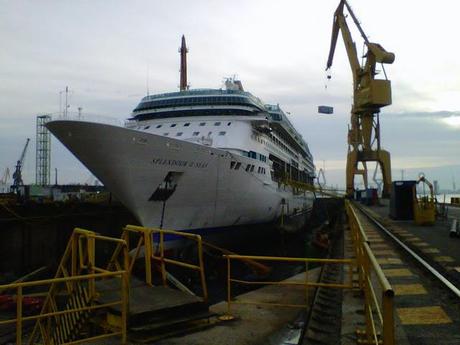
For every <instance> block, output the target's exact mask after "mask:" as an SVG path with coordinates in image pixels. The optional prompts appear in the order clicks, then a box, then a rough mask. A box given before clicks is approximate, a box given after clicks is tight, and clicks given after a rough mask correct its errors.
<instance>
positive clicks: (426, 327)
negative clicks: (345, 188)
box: [353, 204, 460, 345]
mask: <svg viewBox="0 0 460 345" xmlns="http://www.w3.org/2000/svg"><path fill="white" fill-rule="evenodd" d="M353 207H354V208H355V211H356V214H357V217H358V218H359V219H360V222H361V224H362V228H363V229H364V232H365V233H366V236H367V240H368V243H369V246H370V248H371V250H372V252H373V254H374V256H375V257H376V260H377V262H378V263H379V265H380V267H381V268H382V272H383V273H384V275H385V276H386V277H387V279H388V281H389V283H390V285H391V287H392V289H393V290H394V292H395V297H394V315H395V318H394V320H395V321H394V322H395V332H396V334H395V341H396V343H397V344H404V345H406V344H417V345H425V344H426V345H428V344H443V345H454V344H455V345H458V344H460V333H459V332H458V329H459V328H460V298H459V297H460V289H459V287H460V284H459V280H458V278H456V276H455V273H456V272H455V273H454V272H452V271H453V270H452V269H451V264H452V263H450V264H448V263H443V262H439V261H436V258H440V257H445V256H443V255H442V253H441V252H440V251H439V250H438V249H437V248H433V247H432V246H433V245H432V244H431V243H426V242H424V241H422V239H420V238H419V237H418V236H417V235H418V234H420V233H421V232H422V229H421V228H417V227H412V226H411V224H410V223H398V222H393V221H390V220H388V219H386V218H384V217H381V216H379V215H377V214H376V212H374V210H372V209H371V208H368V207H363V206H361V205H356V204H353ZM424 231H426V228H424ZM444 235H446V234H444V233H443V232H442V231H438V232H437V233H432V236H433V237H432V238H436V236H444ZM447 236H448V235H447ZM420 244H423V246H420Z"/></svg>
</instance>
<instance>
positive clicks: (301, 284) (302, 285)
mask: <svg viewBox="0 0 460 345" xmlns="http://www.w3.org/2000/svg"><path fill="white" fill-rule="evenodd" d="M223 257H224V258H225V259H226V260H227V317H229V318H231V317H232V306H233V305H236V304H255V305H263V306H270V307H292V308H305V309H306V308H308V307H309V306H310V302H311V300H310V299H311V296H310V291H309V290H310V289H311V288H317V287H324V288H334V289H352V288H353V287H354V286H353V267H354V266H355V265H356V260H354V259H320V258H294V257H277V256H254V255H236V254H235V255H224V256H223ZM244 260H255V261H258V262H260V261H264V262H276V263H284V264H296V265H299V264H300V265H303V266H304V267H305V274H304V276H303V277H300V278H299V279H287V280H283V281H262V280H257V281H253V280H244V279H238V278H235V277H233V275H232V272H233V270H232V267H233V266H232V263H233V262H235V261H244ZM326 264H328V265H343V266H347V267H348V278H347V279H346V281H345V282H343V283H326V282H317V281H316V280H315V277H314V274H313V273H311V271H310V272H309V270H310V268H311V267H316V266H318V265H326ZM315 276H316V275H315ZM235 284H239V285H245V286H254V285H259V286H267V285H275V286H285V287H286V288H297V289H303V290H304V294H305V298H304V303H280V302H276V303H275V302H259V301H253V300H244V299H242V298H238V299H234V298H233V296H232V291H233V287H232V286H233V285H235Z"/></svg>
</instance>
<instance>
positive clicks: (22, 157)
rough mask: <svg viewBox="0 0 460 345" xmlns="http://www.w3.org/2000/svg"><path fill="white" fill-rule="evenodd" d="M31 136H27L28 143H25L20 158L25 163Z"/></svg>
mask: <svg viewBox="0 0 460 345" xmlns="http://www.w3.org/2000/svg"><path fill="white" fill-rule="evenodd" d="M29 141H30V138H27V141H26V144H25V145H24V149H23V150H22V153H21V157H20V158H19V162H20V163H21V165H22V163H24V158H25V157H26V152H27V147H28V146H29Z"/></svg>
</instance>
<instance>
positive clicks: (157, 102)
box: [132, 89, 268, 121]
mask: <svg viewBox="0 0 460 345" xmlns="http://www.w3.org/2000/svg"><path fill="white" fill-rule="evenodd" d="M260 113H263V114H264V115H265V116H266V115H268V114H267V113H266V109H265V107H264V104H263V103H262V102H261V101H260V100H259V99H258V98H256V97H254V96H253V95H252V94H250V93H249V92H245V91H240V90H222V89H218V90H215V89H199V90H185V91H181V92H172V93H164V94H158V95H151V96H146V97H144V98H143V99H142V101H141V103H140V104H139V105H138V106H137V107H136V108H135V109H134V110H133V113H132V115H133V118H132V119H136V120H141V121H142V120H150V119H160V118H168V117H184V116H187V117H188V116H215V115H240V116H241V115H243V116H244V115H257V114H260Z"/></svg>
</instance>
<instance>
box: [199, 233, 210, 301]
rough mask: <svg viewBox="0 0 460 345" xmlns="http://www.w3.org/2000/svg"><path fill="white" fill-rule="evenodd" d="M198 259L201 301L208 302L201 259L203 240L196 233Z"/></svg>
mask: <svg viewBox="0 0 460 345" xmlns="http://www.w3.org/2000/svg"><path fill="white" fill-rule="evenodd" d="M197 238H198V241H197V242H198V261H199V263H200V278H201V288H202V290H203V301H204V302H206V303H207V302H208V287H207V285H206V275H205V272H204V260H203V242H202V240H201V236H199V235H198V237H197Z"/></svg>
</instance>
